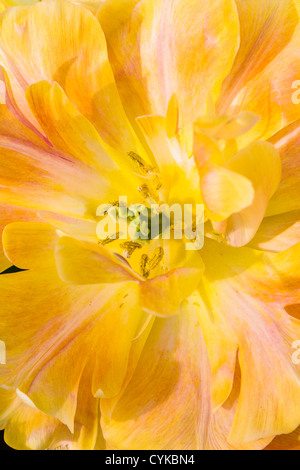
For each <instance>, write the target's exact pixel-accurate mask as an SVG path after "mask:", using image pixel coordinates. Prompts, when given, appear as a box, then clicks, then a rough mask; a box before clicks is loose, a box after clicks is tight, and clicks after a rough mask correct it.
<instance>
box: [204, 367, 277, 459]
mask: <svg viewBox="0 0 300 470" xmlns="http://www.w3.org/2000/svg"><path fill="white" fill-rule="evenodd" d="M240 387H241V374H240V370H239V367H238V366H237V367H236V370H235V376H234V381H233V384H232V390H231V393H230V396H229V397H228V399H227V400H226V402H225V403H224V404H223V405H222V406H221V407H219V408H218V410H217V411H216V412H215V413H214V414H213V417H212V423H211V428H210V434H209V439H208V444H207V449H208V450H261V449H264V448H265V447H266V446H267V445H268V444H269V443H270V442H271V440H272V438H268V439H260V440H258V441H255V442H249V443H245V444H241V445H239V446H233V445H231V444H230V443H229V442H228V437H229V434H230V429H231V426H232V423H233V419H234V415H235V413H236V409H237V405H238V399H239V394H240Z"/></svg>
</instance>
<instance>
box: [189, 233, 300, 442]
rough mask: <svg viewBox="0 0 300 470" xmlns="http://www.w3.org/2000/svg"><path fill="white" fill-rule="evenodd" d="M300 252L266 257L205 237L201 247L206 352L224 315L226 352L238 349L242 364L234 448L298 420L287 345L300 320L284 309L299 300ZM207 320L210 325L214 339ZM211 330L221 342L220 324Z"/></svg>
mask: <svg viewBox="0 0 300 470" xmlns="http://www.w3.org/2000/svg"><path fill="white" fill-rule="evenodd" d="M299 249H300V246H299V244H298V245H296V246H295V247H292V248H291V249H290V250H287V251H286V252H284V253H280V254H278V255H277V254H276V255H273V254H272V255H268V256H267V257H266V256H265V257H263V254H261V253H259V252H255V251H252V250H249V249H242V248H241V249H239V250H235V249H231V248H225V247H224V246H221V245H218V244H217V243H215V242H212V241H209V240H208V241H207V242H206V247H205V249H204V250H202V256H203V258H204V262H205V266H206V271H205V274H204V277H203V285H202V287H201V288H200V290H199V292H200V295H201V298H202V300H203V302H204V303H205V305H206V308H207V309H208V311H209V312H210V318H209V317H204V316H203V315H201V313H200V314H199V321H200V323H201V324H203V325H204V326H203V328H204V331H205V332H206V333H205V337H206V343H207V345H208V348H209V355H210V357H214V355H213V354H214V353H213V351H212V349H213V348H214V341H213V334H214V328H213V324H214V323H215V324H216V325H217V327H218V324H219V321H218V318H219V317H221V318H223V323H224V324H225V325H226V327H227V331H228V332H229V335H230V337H231V339H232V345H231V357H233V356H234V357H235V356H236V354H237V351H238V360H239V364H240V368H241V390H240V394H239V401H238V406H237V409H236V413H235V417H234V420H233V424H232V428H231V431H230V435H229V438H228V441H229V443H230V444H231V445H234V446H238V445H241V444H244V443H247V442H252V441H256V440H258V439H262V438H269V437H272V436H274V435H277V434H282V433H288V432H292V431H293V430H294V429H295V428H296V427H297V426H298V425H299V422H300V414H299V413H297V410H298V406H297V403H298V401H299V395H300V385H299V384H300V382H299V370H298V368H297V366H295V365H294V364H293V362H292V354H293V348H292V345H293V342H294V341H296V340H298V339H299V337H300V336H299V335H300V329H299V328H300V323H299V320H296V319H295V318H292V317H291V316H289V315H288V314H287V313H286V311H285V310H284V307H286V306H288V305H292V304H299V296H300V292H299V259H300V257H299ZM194 308H196V306H195V307H194ZM200 312H201V310H200ZM205 318H206V319H205ZM207 322H211V323H212V325H211V327H210V328H211V336H210V335H209V331H210V330H209V328H208V327H207V325H206V323H207ZM215 333H216V336H215V342H217V344H218V343H219V341H220V340H219V339H218V334H219V333H218V329H216V330H215ZM228 353H229V351H228ZM231 373H232V374H233V370H232V369H231ZM225 377H226V380H228V378H229V377H230V376H229V377H228V376H227V375H226V376H225ZM227 377H228V378H227ZM254 377H255V380H253V378H254ZM274 390H275V391H276V392H275V393H274Z"/></svg>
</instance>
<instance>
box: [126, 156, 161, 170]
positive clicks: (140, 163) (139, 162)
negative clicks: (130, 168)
mask: <svg viewBox="0 0 300 470" xmlns="http://www.w3.org/2000/svg"><path fill="white" fill-rule="evenodd" d="M128 156H129V157H130V158H131V160H132V161H133V163H134V164H135V166H136V167H138V169H139V170H140V171H141V172H142V173H144V175H151V174H153V172H154V171H155V168H154V167H152V166H150V165H148V163H147V162H145V160H144V159H143V158H142V157H140V155H138V154H137V153H135V152H128Z"/></svg>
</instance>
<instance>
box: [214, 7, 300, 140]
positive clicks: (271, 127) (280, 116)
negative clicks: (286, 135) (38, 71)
mask: <svg viewBox="0 0 300 470" xmlns="http://www.w3.org/2000/svg"><path fill="white" fill-rule="evenodd" d="M236 4H237V8H238V13H239V21H240V36H241V44H240V48H239V51H238V53H237V56H236V59H235V62H234V65H233V68H232V70H231V72H230V74H229V76H228V77H227V79H226V81H225V83H224V86H223V89H222V93H221V96H220V100H219V106H218V111H219V112H220V113H226V114H228V112H229V114H236V113H238V112H240V111H241V110H246V111H252V112H254V113H255V114H258V115H260V116H261V120H260V121H259V123H258V124H257V125H256V126H255V127H254V128H253V130H252V131H251V132H250V133H249V134H248V135H247V136H246V139H247V142H248V143H249V141H251V140H254V139H257V138H259V139H261V138H268V137H270V136H272V135H273V134H274V133H276V132H277V131H278V130H280V129H281V127H282V123H283V122H284V123H285V124H290V123H291V122H293V121H294V120H295V119H297V118H298V117H299V109H300V107H299V105H295V104H293V102H292V94H293V90H292V85H293V82H294V81H295V80H297V79H298V78H299V76H298V75H299V66H300V63H299V53H298V51H299V47H300V34H299V28H300V22H299V12H300V9H299V4H298V0H297V1H294V0H266V1H264V2H261V1H260V0H250V1H247V2H245V1H244V0H236Z"/></svg>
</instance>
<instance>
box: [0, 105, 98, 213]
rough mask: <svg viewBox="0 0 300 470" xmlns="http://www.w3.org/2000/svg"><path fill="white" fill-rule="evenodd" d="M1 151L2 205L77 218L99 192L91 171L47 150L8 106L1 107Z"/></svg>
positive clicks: (55, 152) (63, 155) (73, 160)
mask: <svg viewBox="0 0 300 470" xmlns="http://www.w3.org/2000/svg"><path fill="white" fill-rule="evenodd" d="M0 149H1V158H0V168H1V176H0V182H1V183H0V184H1V188H0V194H1V200H2V202H6V203H7V204H11V205H16V206H21V207H26V208H28V209H44V210H45V209H48V210H53V211H57V212H63V213H66V214H73V215H75V214H83V213H84V212H85V211H86V208H85V206H84V203H85V202H86V200H88V198H91V197H92V194H94V195H95V194H97V191H99V190H97V183H98V188H99V176H98V178H97V176H96V175H95V174H94V173H93V172H92V169H91V168H89V167H88V166H86V165H84V164H82V163H81V162H80V161H78V160H76V159H74V158H72V156H66V155H65V154H62V153H60V152H58V151H56V150H54V149H53V147H50V146H48V145H47V144H46V143H45V142H43V141H42V140H41V139H40V138H39V137H37V136H36V135H35V134H34V133H33V132H32V131H31V130H30V129H28V128H27V127H26V126H25V125H23V124H22V123H20V122H19V121H18V120H17V119H16V117H15V116H14V115H13V114H12V113H11V112H10V111H9V109H8V108H7V107H6V105H0ZM95 191H96V193H95ZM80 199H81V200H80Z"/></svg>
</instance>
